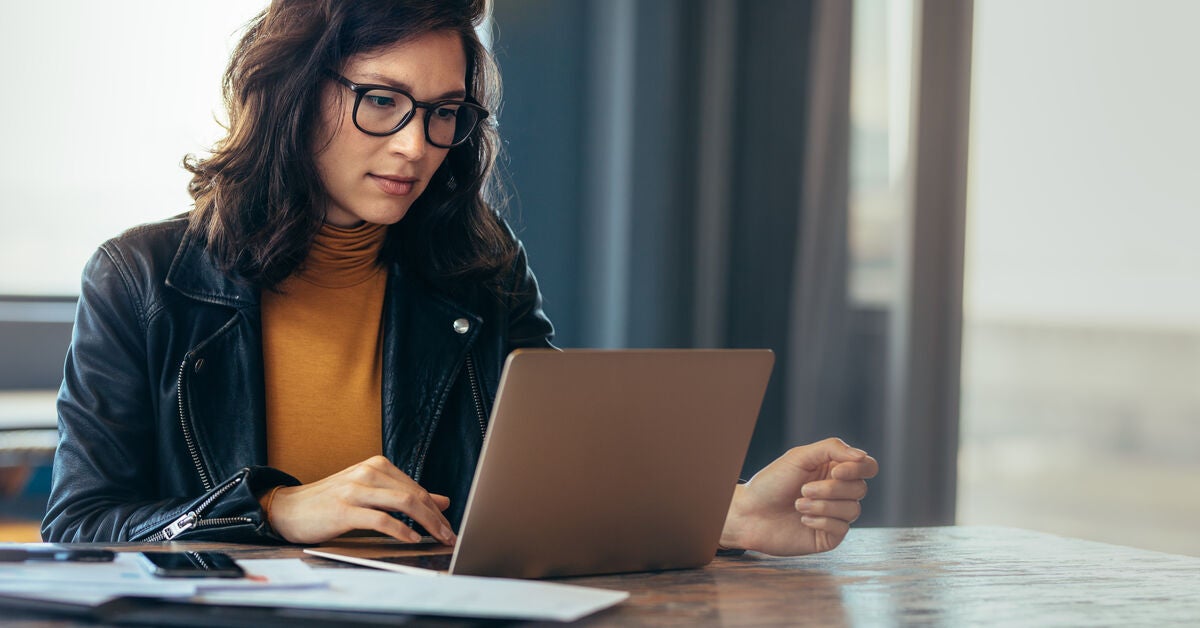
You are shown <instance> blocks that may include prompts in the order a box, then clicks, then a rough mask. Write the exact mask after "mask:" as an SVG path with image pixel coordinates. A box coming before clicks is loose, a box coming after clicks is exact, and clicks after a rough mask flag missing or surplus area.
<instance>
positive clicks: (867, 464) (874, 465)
mask: <svg viewBox="0 0 1200 628" xmlns="http://www.w3.org/2000/svg"><path fill="white" fill-rule="evenodd" d="M878 473H879V463H878V462H876V461H875V459H874V458H872V457H870V456H867V457H866V458H864V459H862V460H858V461H855V462H839V463H837V464H836V465H834V467H833V469H832V470H831V471H830V472H829V476H830V477H832V478H833V479H835V480H869V479H871V478H873V477H875V475H876V474H878Z"/></svg>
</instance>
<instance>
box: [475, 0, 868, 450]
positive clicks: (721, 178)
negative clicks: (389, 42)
mask: <svg viewBox="0 0 1200 628" xmlns="http://www.w3.org/2000/svg"><path fill="white" fill-rule="evenodd" d="M830 6H833V7H834V10H833V11H832V12H830V10H829V9H825V10H823V11H821V10H818V3H814V2H808V1H796V0H759V1H756V2H744V3H737V2H731V1H728V0H726V1H720V0H706V1H703V2H697V1H695V0H666V1H659V0H656V1H652V2H651V1H644V2H639V1H636V0H596V1H593V2H557V1H555V0H502V1H500V2H497V4H496V7H495V22H496V26H497V31H498V34H497V37H496V39H495V49H496V53H497V57H498V60H499V62H500V64H501V70H502V73H503V76H504V81H505V94H506V100H505V103H506V104H505V108H504V111H503V113H502V114H501V117H500V121H501V127H502V130H503V134H504V136H505V137H506V139H507V145H506V148H507V156H508V161H507V162H506V163H505V166H506V170H507V171H508V173H509V175H510V182H511V184H512V186H513V188H514V189H515V190H516V194H515V195H514V201H515V202H514V206H513V207H512V210H513V216H514V217H515V222H516V224H517V228H518V230H519V231H520V234H521V237H522V238H523V239H524V241H525V244H526V246H527V247H528V248H529V251H530V258H531V260H532V263H533V264H534V269H535V271H536V272H537V273H538V276H539V278H540V280H541V283H542V287H543V291H544V292H545V294H546V307H547V311H548V312H549V314H550V315H551V317H552V318H553V320H554V321H555V324H556V326H557V328H558V330H559V334H558V342H559V344H560V345H561V346H564V347H573V346H589V347H767V348H770V349H772V350H774V351H775V352H776V368H775V372H774V374H773V376H772V382H771V384H770V386H769V388H768V392H767V397H766V399H765V401H764V404H763V409H762V413H761V415H760V419H759V424H758V429H757V430H756V432H755V436H754V440H753V442H752V444H751V449H750V453H749V455H748V457H747V462H746V472H747V473H750V472H753V471H754V470H756V469H758V468H759V467H761V466H762V465H763V464H765V463H767V462H769V461H770V460H772V459H774V458H775V457H776V456H778V455H779V454H780V453H781V452H782V451H783V450H784V449H785V448H786V447H787V446H788V445H789V444H798V443H801V442H807V441H811V440H814V439H817V438H821V437H824V436H828V435H834V434H837V435H840V436H843V437H844V438H847V439H848V440H851V441H854V442H857V443H862V444H864V445H865V444H866V443H865V442H864V441H865V438H864V436H865V431H866V430H865V429H864V428H865V427H866V426H863V425H860V424H859V422H855V421H848V420H847V419H846V417H845V416H844V415H845V410H844V408H845V405H846V404H845V403H844V401H845V396H846V387H845V382H846V379H847V376H846V368H847V367H846V364H847V361H846V359H845V355H846V351H847V331H846V327H847V326H846V325H845V324H844V323H845V321H846V320H847V316H846V307H847V306H846V303H845V286H846V263H845V256H846V250H845V249H846V175H847V168H848V166H847V160H846V153H845V149H846V143H847V137H846V136H847V133H848V126H847V125H848V122H847V111H848V102H849V77H848V68H849V32H850V11H849V5H848V4H847V3H830ZM817 20H824V22H823V23H825V24H826V27H827V28H831V30H827V31H826V32H825V34H824V35H823V36H822V37H817V38H814V36H815V34H816V33H818V32H819V31H818V29H817V28H816V24H817ZM821 46H824V47H825V49H822V48H821ZM814 55H821V56H822V59H823V61H822V62H823V63H825V64H826V65H829V66H830V67H829V68H828V69H826V70H824V71H822V72H820V73H819V74H820V75H819V76H818V75H817V74H818V73H815V72H814V70H813V67H814Z"/></svg>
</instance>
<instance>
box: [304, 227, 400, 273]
mask: <svg viewBox="0 0 1200 628" xmlns="http://www.w3.org/2000/svg"><path fill="white" fill-rule="evenodd" d="M386 236H387V225H376V224H371V223H369V222H364V223H363V224H361V225H359V226H357V227H349V228H343V227H335V226H333V225H331V224H329V223H325V224H323V225H321V230H320V231H318V232H317V235H316V237H315V238H313V242H312V246H311V247H310V248H309V250H308V257H307V258H305V260H304V267H303V268H302V269H301V270H300V272H299V273H297V278H299V279H302V280H304V281H306V282H308V283H311V284H315V285H318V286H321V287H324V288H348V287H350V286H355V285H358V284H360V283H362V282H364V281H366V280H368V279H370V278H371V277H374V276H375V275H376V274H377V273H379V272H380V271H382V270H383V268H382V267H381V266H380V265H379V264H378V260H379V251H380V249H382V248H383V240H384V238H385V237H386Z"/></svg>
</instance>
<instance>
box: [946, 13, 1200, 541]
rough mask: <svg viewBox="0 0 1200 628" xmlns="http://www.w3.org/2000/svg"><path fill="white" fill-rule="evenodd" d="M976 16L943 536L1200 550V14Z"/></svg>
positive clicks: (1019, 14)
mask: <svg viewBox="0 0 1200 628" xmlns="http://www.w3.org/2000/svg"><path fill="white" fill-rule="evenodd" d="M975 10H976V17H975V24H976V31H975V53H974V69H973V80H974V85H973V94H972V113H971V121H972V137H971V144H972V149H971V150H972V154H971V191H970V201H969V223H968V233H967V237H968V246H967V268H966V292H967V297H966V302H965V325H964V353H963V400H962V401H963V405H962V431H961V434H962V447H961V453H960V474H959V479H960V483H959V509H958V520H959V522H960V523H967V524H970V523H995V524H1007V525H1015V526H1021V527H1027V528H1033V529H1040V530H1045V531H1049V532H1057V533H1062V534H1067V535H1071V536H1078V537H1083V538H1090V539H1094V540H1100V541H1108V542H1113V543H1120V544H1126V545H1134V546H1140V547H1145V548H1150V549H1158V550H1165V551H1171V552H1180V553H1191V554H1195V555H1200V536H1197V535H1196V533H1195V521H1196V520H1197V519H1198V518H1200V500H1198V499H1197V498H1196V495H1197V491H1196V488H1195V481H1196V479H1197V478H1198V477H1200V456H1198V455H1197V452H1200V385H1198V384H1200V290H1197V286H1200V247H1197V246H1196V234H1197V233H1200V211H1197V209H1198V208H1200V188H1198V187H1197V186H1196V185H1195V183H1194V181H1195V174H1196V173H1197V172H1200V157H1197V155H1200V153H1198V152H1197V147H1198V146H1200V118H1197V116H1196V112H1197V111H1200V83H1198V82H1197V81H1195V80H1194V79H1193V78H1192V77H1194V75H1195V60H1196V59H1197V58H1200V40H1197V39H1196V38H1195V37H1194V35H1193V33H1192V32H1191V30H1192V29H1191V27H1190V25H1193V24H1195V23H1197V21H1198V20H1200V4H1196V3H1192V2H1182V1H1179V2H1158V3H1153V4H1152V5H1142V4H1136V5H1135V4H1130V3H1125V2H1120V1H1119V0H1072V1H1068V0H1061V1H1059V2H1051V3H1046V2H1039V1H1035V0H1022V1H1016V0H980V1H977V2H976V9H975Z"/></svg>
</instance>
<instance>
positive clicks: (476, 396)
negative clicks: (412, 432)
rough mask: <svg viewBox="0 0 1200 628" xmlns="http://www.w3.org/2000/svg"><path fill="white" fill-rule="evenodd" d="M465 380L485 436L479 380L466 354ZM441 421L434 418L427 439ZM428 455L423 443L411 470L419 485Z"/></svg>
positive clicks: (427, 449) (468, 353)
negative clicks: (468, 382)
mask: <svg viewBox="0 0 1200 628" xmlns="http://www.w3.org/2000/svg"><path fill="white" fill-rule="evenodd" d="M467 379H468V380H469V381H470V384H471V398H472V399H473V400H474V403H475V418H476V420H478V421H479V433H480V434H481V435H484V436H486V435H487V422H486V421H485V420H484V415H483V393H481V392H480V390H479V379H478V378H477V377H476V376H475V361H474V360H472V359H471V353H470V352H469V351H468V352H467ZM440 419H441V413H440V412H439V413H438V416H436V417H434V421H433V424H432V425H431V426H430V427H429V434H430V436H429V438H430V439H432V438H433V434H434V432H436V431H437V424H438V421H439V420H440ZM428 454H429V443H425V445H424V447H423V448H422V450H421V457H420V459H418V460H417V468H416V469H414V470H413V474H412V479H413V481H414V482H416V483H418V484H420V482H421V473H422V472H423V471H424V470H425V456H426V455H428Z"/></svg>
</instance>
